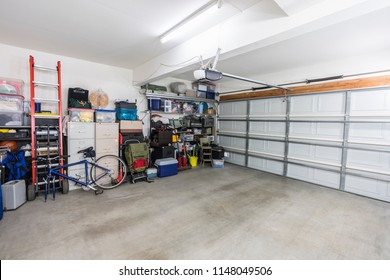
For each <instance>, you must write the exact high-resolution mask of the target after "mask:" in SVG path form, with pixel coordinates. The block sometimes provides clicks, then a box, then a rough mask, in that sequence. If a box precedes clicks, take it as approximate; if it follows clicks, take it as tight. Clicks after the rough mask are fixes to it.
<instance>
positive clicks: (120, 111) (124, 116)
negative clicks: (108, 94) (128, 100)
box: [115, 108, 137, 121]
mask: <svg viewBox="0 0 390 280" xmlns="http://www.w3.org/2000/svg"><path fill="white" fill-rule="evenodd" d="M115 111H116V119H117V120H127V121H134V120H136V119H137V109H126V108H116V109H115Z"/></svg>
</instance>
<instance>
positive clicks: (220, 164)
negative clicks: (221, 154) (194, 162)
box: [211, 159, 224, 168]
mask: <svg viewBox="0 0 390 280" xmlns="http://www.w3.org/2000/svg"><path fill="white" fill-rule="evenodd" d="M211 165H212V166H213V168H223V167H224V160H223V159H213V160H212V163H211Z"/></svg>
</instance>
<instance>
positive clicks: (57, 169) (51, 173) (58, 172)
mask: <svg viewBox="0 0 390 280" xmlns="http://www.w3.org/2000/svg"><path fill="white" fill-rule="evenodd" d="M76 165H84V168H85V182H84V181H80V180H78V179H76V178H74V177H70V176H68V175H66V174H62V173H61V169H64V168H67V167H71V166H76ZM88 166H95V167H96V168H99V169H101V170H103V173H102V174H100V175H99V176H98V177H97V178H95V180H89V179H88V178H89V174H88V173H89V172H88ZM108 173H112V170H111V169H108V168H105V167H103V166H100V165H98V164H96V163H95V162H90V161H88V160H86V159H84V160H80V161H78V162H74V163H70V164H65V165H58V166H56V167H54V168H50V170H49V174H48V175H47V179H46V180H47V181H46V189H45V200H46V198H47V192H48V185H49V184H50V179H51V178H54V176H59V177H62V178H65V179H68V180H71V181H73V182H75V183H76V184H80V185H82V186H85V187H87V188H90V189H92V190H94V191H95V193H96V192H98V191H99V190H98V189H96V188H95V187H93V184H95V183H96V182H97V181H99V180H100V179H101V178H103V177H104V176H105V175H107V174H108ZM53 188H55V183H54V180H53ZM100 191H101V192H103V191H102V190H100ZM96 194H97V193H96ZM53 198H55V190H54V189H53Z"/></svg>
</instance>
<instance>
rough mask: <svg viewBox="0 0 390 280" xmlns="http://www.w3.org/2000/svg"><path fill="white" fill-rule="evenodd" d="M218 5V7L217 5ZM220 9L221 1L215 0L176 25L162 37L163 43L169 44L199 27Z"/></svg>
mask: <svg viewBox="0 0 390 280" xmlns="http://www.w3.org/2000/svg"><path fill="white" fill-rule="evenodd" d="M217 4H218V5H217ZM219 7H220V0H213V1H210V2H208V3H207V4H205V5H203V6H202V7H200V8H199V9H198V10H196V11H195V12H193V13H192V14H190V15H189V16H188V17H186V18H185V19H184V20H182V21H181V22H179V23H178V24H176V25H175V26H174V27H172V28H171V29H169V30H168V31H167V32H165V33H164V34H163V35H161V37H160V41H161V43H165V42H168V41H169V40H171V39H172V38H174V37H177V36H180V35H182V34H184V33H187V32H188V31H190V30H192V29H193V28H194V27H196V26H198V25H199V24H200V23H201V22H203V21H204V20H206V19H207V18H208V17H210V15H211V14H212V13H214V12H215V11H217V10H218V8H219Z"/></svg>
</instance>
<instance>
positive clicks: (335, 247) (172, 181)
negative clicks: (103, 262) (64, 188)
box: [0, 164, 390, 260]
mask: <svg viewBox="0 0 390 280" xmlns="http://www.w3.org/2000/svg"><path fill="white" fill-rule="evenodd" d="M389 233H390V204H389V203H385V202H381V201H376V200H373V199H368V198H364V197H360V196H357V195H353V194H348V193H343V192H339V191H335V190H332V189H328V188H323V187H319V186H316V185H312V184H309V183H304V182H300V181H296V180H292V179H286V178H283V177H279V176H276V175H272V174H268V173H262V172H259V171H255V170H250V169H245V168H241V167H238V166H234V165H228V164H226V165H225V168H223V169H212V168H202V167H197V169H196V170H187V171H183V172H181V173H179V174H178V175H177V176H172V177H167V178H162V179H157V180H156V181H155V182H154V183H151V184H148V183H145V182H142V183H137V184H133V185H130V184H125V185H122V186H121V187H119V188H118V189H115V190H111V191H105V192H104V194H102V195H100V196H95V195H94V194H93V193H92V192H85V191H82V190H80V191H79V190H76V191H72V192H70V193H69V194H67V195H58V196H57V199H56V201H52V200H48V201H47V202H46V203H45V202H44V201H43V197H42V196H40V197H37V199H36V200H35V201H33V202H27V203H26V204H24V205H23V206H21V207H20V208H19V209H17V210H15V211H9V212H5V213H4V218H3V220H1V221H0V259H2V260H5V259H190V260H191V259H246V260H247V259H387V260H388V259H390V234H389Z"/></svg>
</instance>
